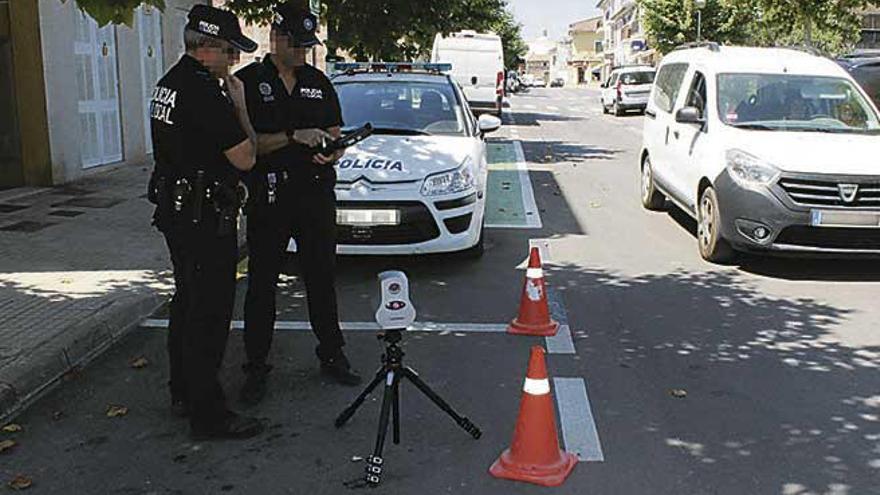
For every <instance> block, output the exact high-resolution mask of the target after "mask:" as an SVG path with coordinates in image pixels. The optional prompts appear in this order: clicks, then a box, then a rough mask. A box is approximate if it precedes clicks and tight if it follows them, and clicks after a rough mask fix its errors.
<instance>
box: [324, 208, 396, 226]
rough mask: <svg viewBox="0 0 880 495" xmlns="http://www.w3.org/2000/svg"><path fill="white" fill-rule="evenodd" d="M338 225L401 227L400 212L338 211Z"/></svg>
mask: <svg viewBox="0 0 880 495" xmlns="http://www.w3.org/2000/svg"><path fill="white" fill-rule="evenodd" d="M336 223H337V224H338V225H353V226H370V225H400V211H398V210H337V211H336Z"/></svg>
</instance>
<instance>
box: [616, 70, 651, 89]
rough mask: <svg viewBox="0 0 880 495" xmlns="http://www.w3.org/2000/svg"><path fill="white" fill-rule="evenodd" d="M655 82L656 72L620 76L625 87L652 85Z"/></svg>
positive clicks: (625, 73) (629, 73)
mask: <svg viewBox="0 0 880 495" xmlns="http://www.w3.org/2000/svg"><path fill="white" fill-rule="evenodd" d="M653 82H654V71H647V70H646V71H640V72H624V73H622V74H620V83H621V84H623V85H624V86H632V85H636V84H651V83H653Z"/></svg>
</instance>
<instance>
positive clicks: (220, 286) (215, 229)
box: [148, 5, 256, 432]
mask: <svg viewBox="0 0 880 495" xmlns="http://www.w3.org/2000/svg"><path fill="white" fill-rule="evenodd" d="M232 22H234V24H235V26H234V29H233V28H232V26H231V23H232ZM187 29H191V30H193V31H196V32H198V33H200V34H204V35H211V36H216V37H218V38H223V39H226V40H227V41H230V43H231V44H233V45H234V46H236V45H237V46H239V48H240V49H245V50H247V49H248V48H254V49H255V48H256V45H255V44H253V42H252V41H250V40H247V39H246V38H244V39H236V41H238V42H237V43H236V42H233V41H232V39H230V38H234V37H233V36H231V35H230V34H229V31H237V32H238V34H239V35H240V29H239V28H238V20H237V19H236V18H235V16H233V15H232V14H231V13H228V12H225V11H220V10H218V9H214V8H212V7H206V6H204V5H199V6H196V7H194V8H193V10H192V11H191V12H190V15H189V23H188V24H187ZM233 34H234V33H233ZM224 35H225V36H224ZM241 38H243V36H242V37H241ZM248 42H249V43H248ZM150 116H151V131H152V139H153V149H154V158H155V162H156V165H155V169H154V173H153V176H152V178H151V180H150V186H149V191H148V193H149V197H150V199H151V201H153V202H154V203H155V204H156V210H155V213H154V216H153V221H154V224H155V225H156V227H157V228H158V229H159V230H160V231H161V232H162V233H163V234H164V236H165V239H166V243H167V245H168V249H169V251H170V254H171V261H172V265H173V267H174V282H175V293H174V296H173V298H172V300H171V305H170V317H169V320H170V321H169V334H168V355H169V361H170V375H171V376H170V382H169V384H170V387H171V395H172V402H173V403H174V404H177V405H185V406H186V412H187V413H188V414H190V421H191V424H192V426H193V430H194V432H195V431H196V430H202V431H208V432H211V431H216V430H217V429H218V428H219V429H222V428H223V427H224V426H223V425H224V424H225V423H224V422H225V421H227V420H228V418H229V417H230V415H231V413H229V412H228V410H227V409H226V406H225V400H224V395H223V390H222V387H221V385H220V383H219V380H218V377H217V372H218V370H219V368H220V366H221V362H222V360H223V353H224V350H225V348H226V340H227V335H228V331H229V323H230V319H231V316H232V308H233V302H234V298H235V274H236V264H237V260H238V236H237V232H236V224H237V211H238V209H239V207H240V203H239V200H240V198H238V196H237V190H236V187H235V186H236V185H237V183H238V177H239V175H238V172H237V170H236V169H235V168H234V167H233V166H232V165H231V163H230V162H229V161H228V160H227V158H226V156H225V155H224V151H225V150H229V149H231V148H234V147H235V146H237V145H239V144H241V143H242V142H244V141H245V140H247V139H248V136H247V134H246V133H245V131H244V130H243V129H242V127H241V125H240V124H239V121H238V118H237V116H236V111H235V109H234V106H233V103H232V100H231V99H230V98H229V96H228V95H227V94H226V93H225V92H224V91H223V89H222V88H221V86H220V84H219V80H218V79H217V78H215V77H214V76H212V75H211V73H210V72H209V71H208V69H207V68H206V67H205V66H204V65H202V64H201V63H200V62H199V61H198V60H196V59H195V58H193V57H192V56H190V55H183V56H182V57H181V58H180V60H179V61H178V62H177V64H175V65H174V66H173V67H172V68H171V69H170V70H169V71H168V73H167V74H165V75H164V76H163V77H162V78H161V79H160V80H159V82H158V83H157V85H156V88H155V90H154V91H153V95H152V99H151V103H150ZM180 412H181V413H182V412H184V411H180Z"/></svg>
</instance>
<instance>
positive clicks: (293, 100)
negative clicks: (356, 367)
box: [236, 2, 360, 404]
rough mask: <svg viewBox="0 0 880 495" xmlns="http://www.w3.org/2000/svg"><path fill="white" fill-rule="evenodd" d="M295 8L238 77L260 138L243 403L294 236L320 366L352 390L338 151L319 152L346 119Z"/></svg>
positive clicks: (257, 385)
mask: <svg viewBox="0 0 880 495" xmlns="http://www.w3.org/2000/svg"><path fill="white" fill-rule="evenodd" d="M295 3H296V2H287V3H284V4H281V5H280V6H278V7H277V9H276V12H275V16H274V21H273V23H272V27H271V32H270V36H271V44H272V46H271V53H269V54H268V55H266V57H265V58H264V59H263V60H262V61H261V62H257V63H254V64H251V65H249V66H247V67H245V68H243V69H242V70H241V71H239V72H238V73H237V74H236V75H237V76H238V77H239V78H241V80H242V81H244V87H245V94H246V98H247V103H248V110H249V113H250V116H251V122H253V124H254V128H255V129H256V131H257V133H258V136H257V139H258V147H257V152H258V157H257V167H256V170H255V171H254V173H252V174H251V179H252V181H251V182H250V183H249V184H251V188H252V189H253V190H254V191H256V193H255V194H254V195H253V196H252V198H251V199H252V206H251V208H250V210H249V213H248V222H247V223H248V232H247V239H248V254H249V262H248V290H247V296H246V299H245V333H244V342H245V348H246V351H247V358H248V362H247V363H246V364H245V365H244V371H245V374H246V380H245V384H244V387H243V388H242V391H241V397H240V398H241V400H242V402H245V403H248V404H255V403H257V402H259V401H260V400H262V398H263V397H264V396H265V393H266V378H267V374H268V373H269V371H270V370H271V365H269V364H268V362H267V358H268V354H269V348H270V346H271V342H272V333H273V329H274V323H275V289H276V285H277V282H278V275H279V271H280V269H281V265H282V262H283V260H284V254H285V251H286V248H287V245H288V241H289V239H290V236H291V235H293V237H294V239H295V241H296V244H297V250H298V253H299V256H300V267H301V272H302V275H303V281H304V283H305V288H306V294H307V298H308V309H309V319H310V320H311V326H312V330H313V331H314V333H315V335H316V336H317V337H318V342H319V343H318V347H317V349H316V352H317V355H318V358H319V360H320V362H321V370H322V372H324V373H325V374H326V375H328V376H330V377H331V378H332V379H334V380H335V381H337V382H339V383H342V384H347V385H356V384H358V383H359V382H360V377H359V376H358V375H357V374H356V373H354V372H353V371H352V370H351V367H350V365H349V362H348V359H346V356H345V354H344V353H343V351H342V347H343V345H344V344H345V342H344V340H343V337H342V333H341V332H340V329H339V321H338V320H339V318H338V315H337V308H336V287H335V278H334V277H335V263H336V196H335V192H334V187H335V184H336V171H335V169H334V167H333V165H334V164H335V162H336V161H337V160H338V159H339V158H340V157H341V155H342V151H338V152H335V153H332V154H330V155H329V156H325V155H322V154H320V153H318V152H316V151H315V147H316V146H317V145H319V144H320V142H321V141H322V140H324V139H327V138H331V139H332V138H338V137H339V136H340V134H341V133H340V128H341V126H342V114H341V111H340V107H339V100H338V98H337V96H336V91H335V90H334V88H333V85H332V84H331V83H330V81H329V79H327V77H326V76H325V75H324V74H323V73H321V72H320V71H319V70H317V69H316V68H314V67H312V66H310V65H308V64H306V56H307V54H308V52H309V49H310V48H311V47H313V46H315V45H318V44H319V43H320V42H319V41H318V38H317V36H316V35H315V30H316V29H317V26H318V22H317V18H316V17H315V16H314V15H312V14H311V13H310V12H308V11H307V10H304V9H302V8H299V7H297V6H296V5H295Z"/></svg>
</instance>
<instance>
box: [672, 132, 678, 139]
mask: <svg viewBox="0 0 880 495" xmlns="http://www.w3.org/2000/svg"><path fill="white" fill-rule="evenodd" d="M672 137H674V138H675V139H678V131H672Z"/></svg>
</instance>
